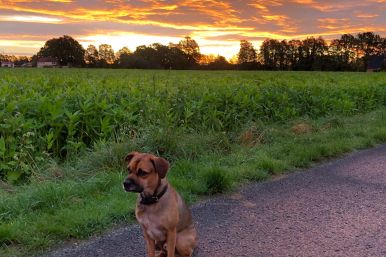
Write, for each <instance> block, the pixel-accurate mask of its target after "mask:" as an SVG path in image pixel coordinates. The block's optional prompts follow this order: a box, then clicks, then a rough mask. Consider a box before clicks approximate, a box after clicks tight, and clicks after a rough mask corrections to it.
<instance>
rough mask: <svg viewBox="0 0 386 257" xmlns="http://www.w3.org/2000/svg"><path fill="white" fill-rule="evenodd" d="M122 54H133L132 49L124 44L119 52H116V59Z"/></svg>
mask: <svg viewBox="0 0 386 257" xmlns="http://www.w3.org/2000/svg"><path fill="white" fill-rule="evenodd" d="M122 54H125V55H130V54H131V51H130V49H129V48H128V47H127V46H124V47H122V48H121V49H120V50H119V51H118V52H116V53H115V59H116V60H117V59H119V57H120V56H121V55H122Z"/></svg>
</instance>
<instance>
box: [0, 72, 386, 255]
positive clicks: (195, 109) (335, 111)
mask: <svg viewBox="0 0 386 257" xmlns="http://www.w3.org/2000/svg"><path fill="white" fill-rule="evenodd" d="M0 106H1V109H0V161H1V163H0V178H1V179H2V180H3V182H0V245H1V248H0V255H1V256H3V255H5V256H7V255H9V256H12V255H23V254H26V252H29V251H32V252H39V251H41V250H44V249H47V247H50V246H52V245H55V244H57V243H58V242H60V241H62V240H66V239H74V238H75V239H79V238H87V237H88V236H90V235H93V234H95V233H98V232H101V231H103V230H104V229H106V228H109V227H112V226H113V225H114V224H120V223H122V221H126V222H127V221H129V222H130V221H132V220H133V208H134V196H133V195H130V196H128V195H127V194H126V193H125V192H123V190H122V189H121V181H123V178H124V176H125V170H124V167H123V163H122V160H123V157H124V156H125V154H126V153H127V152H129V151H131V150H139V151H148V152H153V153H156V154H159V155H162V156H163V157H165V158H167V159H168V160H169V161H170V162H171V164H172V169H171V171H170V174H169V175H168V177H169V180H170V181H171V182H172V184H173V185H175V186H176V187H177V189H178V190H179V191H180V192H181V193H182V195H183V196H184V198H185V199H186V200H187V201H188V202H189V203H193V202H195V201H197V200H198V199H199V198H200V197H203V196H206V195H212V194H216V193H222V192H226V191H228V190H232V189H234V188H237V186H239V185H241V184H243V183H247V182H248V181H259V180H264V179H268V178H269V177H271V176H272V175H276V174H280V173H282V172H285V171H291V170H294V169H296V168H301V167H306V166H307V165H310V163H312V162H313V161H320V160H323V159H325V158H329V157H333V156H337V155H339V154H342V153H344V152H347V151H351V150H353V149H358V148H363V147H368V146H371V145H374V144H377V143H381V142H385V141H386V109H385V107H386V74H385V73H372V74H366V73H322V72H320V73H318V72H312V73H311V72H240V71H232V72H229V71H226V72H225V71H224V72H204V71H154V70H152V71H139V70H96V69H94V70H87V69H82V70H77V69H63V70H60V69H52V70H47V69H42V70H37V69H25V70H22V69H14V70H11V69H9V70H7V69H0Z"/></svg>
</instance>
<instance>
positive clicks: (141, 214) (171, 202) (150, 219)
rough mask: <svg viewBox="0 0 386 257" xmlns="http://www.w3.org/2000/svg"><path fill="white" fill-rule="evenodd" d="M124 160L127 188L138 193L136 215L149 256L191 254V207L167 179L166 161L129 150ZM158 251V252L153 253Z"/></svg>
mask: <svg viewBox="0 0 386 257" xmlns="http://www.w3.org/2000/svg"><path fill="white" fill-rule="evenodd" d="M125 161H126V163H127V170H128V176H127V178H126V179H125V181H124V182H123V187H124V189H125V191H127V192H136V193H139V195H138V199H137V204H136V208H135V216H136V218H137V221H138V223H139V224H140V226H141V228H142V230H143V235H144V238H145V241H146V248H147V256H148V257H166V256H167V257H174V256H181V257H191V256H192V254H193V250H194V248H195V247H196V245H197V232H196V229H195V227H194V225H193V222H192V215H191V211H190V210H189V208H188V207H187V205H186V204H185V202H184V201H183V199H182V198H181V196H180V195H179V194H178V193H177V192H176V190H175V189H174V188H173V187H172V186H171V185H170V184H169V183H168V181H167V180H166V173H167V172H168V170H169V162H168V161H167V160H165V159H164V158H161V157H157V156H155V155H152V154H148V153H139V152H131V153H129V154H128V155H127V156H126V158H125ZM156 254H157V255H156Z"/></svg>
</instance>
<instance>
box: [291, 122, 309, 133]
mask: <svg viewBox="0 0 386 257" xmlns="http://www.w3.org/2000/svg"><path fill="white" fill-rule="evenodd" d="M313 130H314V129H313V128H312V126H311V125H310V124H307V123H304V122H302V123H298V124H295V125H293V126H292V127H291V132H292V133H294V134H296V135H303V134H308V133H311V132H312V131H313Z"/></svg>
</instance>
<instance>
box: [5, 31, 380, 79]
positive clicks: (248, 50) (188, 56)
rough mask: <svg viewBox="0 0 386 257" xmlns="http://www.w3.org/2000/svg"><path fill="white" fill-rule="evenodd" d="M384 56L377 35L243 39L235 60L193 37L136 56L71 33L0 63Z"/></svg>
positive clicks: (346, 62) (276, 61) (269, 61)
mask: <svg viewBox="0 0 386 257" xmlns="http://www.w3.org/2000/svg"><path fill="white" fill-rule="evenodd" d="M382 55H386V38H383V37H381V36H380V35H377V34H375V33H373V32H364V33H359V34H357V35H351V34H344V35H342V36H341V37H340V38H339V39H334V40H331V41H330V42H329V43H328V42H327V41H326V40H324V39H323V38H322V37H317V38H315V37H308V38H306V39H304V40H289V41H288V40H276V39H266V40H264V41H263V43H262V44H261V45H260V49H259V50H257V49H256V48H255V47H254V46H253V44H252V43H251V42H249V41H247V40H241V41H240V50H239V52H238V54H237V55H236V57H235V58H232V60H231V61H230V62H229V61H228V60H227V59H226V58H225V57H223V56H220V55H217V56H216V55H205V54H202V53H200V47H199V45H198V44H197V42H196V41H195V40H194V39H192V38H191V37H189V36H187V37H185V38H184V39H182V40H181V41H180V42H178V43H177V44H174V43H169V45H163V44H159V43H154V44H151V45H147V46H146V45H141V46H138V47H137V48H136V49H135V51H134V52H131V51H130V49H129V48H128V47H123V48H122V49H120V50H119V51H117V52H114V50H113V48H112V46H111V45H109V44H101V45H99V47H96V46H94V45H89V46H88V47H87V48H86V49H84V48H83V47H82V45H81V44H79V42H78V41H76V40H75V39H73V38H72V37H70V36H66V35H65V36H63V37H59V38H53V39H50V40H48V41H47V42H46V43H45V45H44V46H43V47H42V48H41V49H40V51H39V52H38V53H37V54H36V55H34V56H33V57H32V58H27V57H20V58H16V57H14V56H4V55H3V56H1V55H0V61H1V60H7V59H9V60H11V61H16V62H17V61H19V62H23V61H24V62H25V61H27V60H28V61H32V63H33V65H35V66H36V62H37V60H38V59H39V58H41V57H53V58H55V59H56V60H57V61H58V63H59V64H60V65H62V66H67V65H68V66H75V67H89V68H97V67H98V68H137V69H213V70H217V69H218V70H220V69H221V70H224V69H240V70H298V71H301V70H306V71H307V70H321V71H365V70H366V69H367V67H368V64H369V62H370V61H371V58H372V57H374V56H382ZM383 68H385V67H383Z"/></svg>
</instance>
